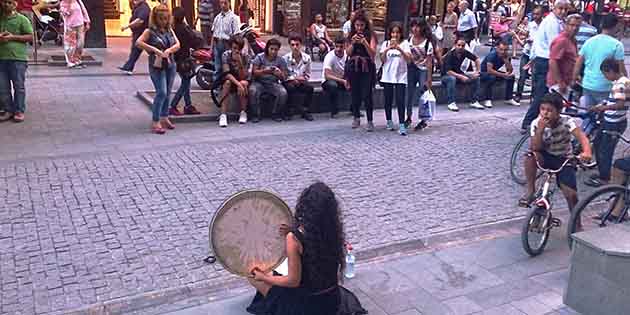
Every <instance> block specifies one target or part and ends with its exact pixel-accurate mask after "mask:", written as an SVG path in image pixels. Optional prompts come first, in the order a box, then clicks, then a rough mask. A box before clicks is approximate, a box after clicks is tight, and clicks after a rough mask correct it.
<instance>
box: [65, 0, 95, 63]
mask: <svg viewBox="0 0 630 315" xmlns="http://www.w3.org/2000/svg"><path fill="white" fill-rule="evenodd" d="M59 9H60V11H61V16H63V48H64V52H65V56H66V64H67V66H68V68H85V65H84V64H83V62H82V61H81V56H82V55H83V46H84V45H85V32H87V31H89V30H90V16H89V15H88V12H87V9H86V8H85V5H83V0H61V3H60V6H59Z"/></svg>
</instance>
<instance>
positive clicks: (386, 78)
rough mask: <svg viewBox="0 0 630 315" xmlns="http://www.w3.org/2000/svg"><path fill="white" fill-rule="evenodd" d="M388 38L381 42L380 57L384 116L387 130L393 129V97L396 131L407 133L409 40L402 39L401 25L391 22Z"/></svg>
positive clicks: (401, 133)
mask: <svg viewBox="0 0 630 315" xmlns="http://www.w3.org/2000/svg"><path fill="white" fill-rule="evenodd" d="M388 33H389V40H386V41H384V42H383V45H382V46H381V50H380V58H381V61H382V63H383V66H382V67H381V70H380V71H379V73H380V82H381V85H383V89H384V92H385V93H384V94H385V118H386V119H387V130H390V131H392V130H394V122H393V120H392V105H393V103H394V99H395V100H396V106H397V109H398V124H399V127H398V133H400V135H401V136H404V135H406V134H407V128H406V127H405V89H406V88H407V62H408V61H410V60H411V50H410V48H409V42H407V41H406V40H404V39H403V34H404V31H403V26H402V24H401V23H399V22H393V23H391V24H390V26H389V32H388Z"/></svg>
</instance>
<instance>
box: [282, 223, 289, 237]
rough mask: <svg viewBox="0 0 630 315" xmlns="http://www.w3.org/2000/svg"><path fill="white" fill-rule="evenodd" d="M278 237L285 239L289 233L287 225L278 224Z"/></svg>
mask: <svg viewBox="0 0 630 315" xmlns="http://www.w3.org/2000/svg"><path fill="white" fill-rule="evenodd" d="M279 231H280V236H282V237H285V236H287V234H289V232H291V228H290V227H289V226H288V225H287V224H280V229H279Z"/></svg>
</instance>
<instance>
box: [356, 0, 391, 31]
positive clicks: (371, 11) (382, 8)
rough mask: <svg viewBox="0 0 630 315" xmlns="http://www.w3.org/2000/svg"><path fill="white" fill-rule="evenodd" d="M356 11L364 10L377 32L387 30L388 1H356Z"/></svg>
mask: <svg viewBox="0 0 630 315" xmlns="http://www.w3.org/2000/svg"><path fill="white" fill-rule="evenodd" d="M354 7H355V9H360V8H363V9H364V10H365V11H366V12H367V14H368V16H369V17H370V19H372V23H373V25H374V29H376V30H380V31H382V30H384V29H385V18H386V17H387V0H355V3H354Z"/></svg>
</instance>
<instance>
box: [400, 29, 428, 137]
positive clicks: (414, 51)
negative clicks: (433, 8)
mask: <svg viewBox="0 0 630 315" xmlns="http://www.w3.org/2000/svg"><path fill="white" fill-rule="evenodd" d="M433 42H434V41H433V34H432V33H431V27H430V26H429V23H427V21H426V20H425V19H424V18H421V19H420V20H414V21H412V22H411V38H410V39H409V46H410V48H411V62H410V63H409V64H408V68H407V120H406V121H405V124H406V125H407V128H409V126H411V116H413V105H414V104H418V103H419V100H420V95H422V93H424V91H427V90H430V89H431V76H432V72H433ZM418 85H420V87H418ZM419 110H420V109H418V111H419ZM418 116H420V115H419V114H418ZM426 126H427V123H426V122H425V121H423V120H420V121H419V122H418V124H417V125H416V128H415V129H416V130H420V129H423V128H425V127H426Z"/></svg>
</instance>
